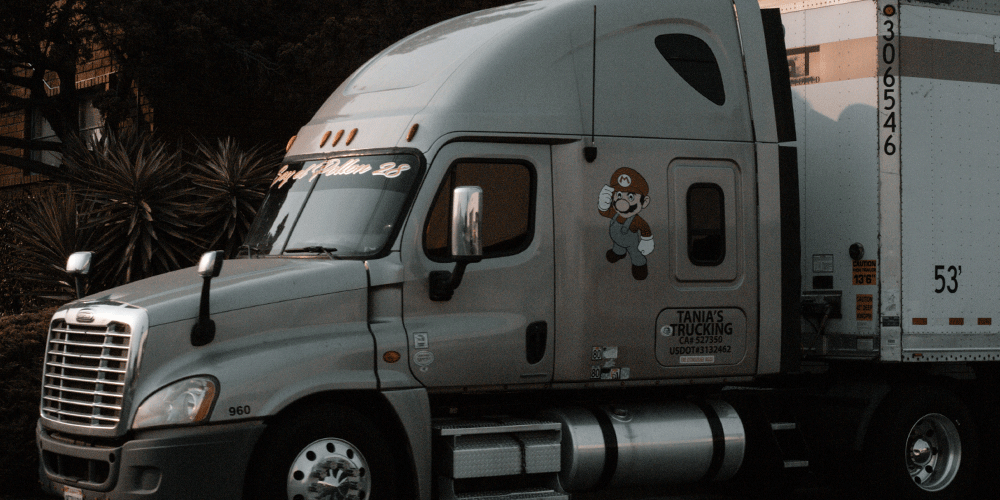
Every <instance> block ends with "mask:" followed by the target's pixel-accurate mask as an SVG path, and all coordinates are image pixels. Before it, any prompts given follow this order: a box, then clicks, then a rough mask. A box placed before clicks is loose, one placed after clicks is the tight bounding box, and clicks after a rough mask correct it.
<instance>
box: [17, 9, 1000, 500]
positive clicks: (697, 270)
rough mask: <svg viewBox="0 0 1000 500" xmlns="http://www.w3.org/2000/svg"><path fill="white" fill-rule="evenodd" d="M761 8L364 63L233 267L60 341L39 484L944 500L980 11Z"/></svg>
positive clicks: (983, 244) (983, 184)
mask: <svg viewBox="0 0 1000 500" xmlns="http://www.w3.org/2000/svg"><path fill="white" fill-rule="evenodd" d="M760 4H761V5H758V3H757V2H756V1H754V0H689V1H681V0H677V1H646V0H641V1H640V0H614V1H612V0H587V1H582V0H538V1H526V2H521V3H516V4H512V5H508V6H504V7H499V8H495V9H492V10H487V11H482V12H476V13H472V14H469V15H465V16H462V17H459V18H456V19H453V20H450V21H446V22H444V23H441V24H438V25H435V26H432V27H430V28H427V29H425V30H423V31H421V32H418V33H416V34H414V35H411V36H409V37H407V38H405V39H403V40H402V41H400V42H398V43H397V44H395V45H393V46H391V47H389V48H387V49H386V50H385V51H383V52H382V53H380V54H379V55H378V56H376V57H375V58H373V59H372V60H371V61H369V62H368V63H366V64H365V65H364V66H363V67H361V68H360V69H358V70H357V72H356V73H354V74H353V75H352V76H351V77H350V78H348V79H347V80H346V81H345V82H344V83H343V84H342V85H341V86H340V87H339V88H338V89H337V90H336V92H334V94H333V95H332V96H331V97H330V98H329V99H328V100H327V102H326V103H325V104H324V105H323V106H322V108H321V109H320V110H319V111H318V112H317V113H316V115H315V117H314V118H313V119H312V120H311V121H310V122H309V123H308V124H306V125H305V126H304V127H302V129H301V130H300V132H299V133H298V134H297V136H296V137H293V138H292V140H290V141H289V143H288V148H287V155H286V157H285V158H284V160H283V163H282V166H281V168H280V170H279V171H278V172H277V174H276V176H275V178H274V181H273V183H272V184H271V187H270V192H269V194H268V196H267V199H266V201H265V202H264V205H263V207H262V208H261V209H260V211H259V214H258V217H257V219H256V221H255V223H254V229H253V231H252V235H251V236H250V238H249V240H248V241H247V242H246V246H245V248H244V252H243V255H242V257H241V258H239V259H234V260H228V261H226V262H224V263H223V262H222V259H221V256H220V255H218V254H215V253H209V254H206V256H205V257H204V258H203V259H202V262H201V264H200V266H199V267H198V269H197V271H196V270H195V269H186V270H181V271H177V272H172V273H168V274H164V275H161V276H157V277H153V278H150V279H146V280H143V281H139V282H136V283H131V284H128V285H125V286H122V287H119V288H115V289H111V290H107V291H104V292H100V293H97V294H94V295H91V296H88V297H83V298H81V299H79V300H76V301H73V302H71V303H69V304H67V305H65V306H63V307H62V308H60V309H59V310H58V311H57V312H56V314H55V316H54V317H53V319H52V323H51V327H50V333H49V337H48V341H47V346H46V354H45V371H44V375H43V389H42V392H43V394H42V399H41V408H40V411H41V418H40V419H39V422H38V427H37V438H38V439H37V441H38V449H39V453H40V457H41V463H42V469H41V479H42V482H43V483H44V484H45V485H46V487H47V488H48V489H49V490H50V491H51V492H53V493H55V494H58V495H62V496H63V498H65V499H67V500H70V499H82V498H86V499H91V498H94V499H97V498H102V499H103V498H109V499H141V498H149V499H153V498H162V499H179V498H206V499H239V498H245V499H258V498H260V499H263V498H268V499H274V498H288V499H290V500H303V499H319V498H324V499H326V498H329V499H358V500H364V499H374V500H382V499H388V498H420V499H425V500H426V499H430V498H441V499H455V498H469V499H475V498H490V499H509V500H514V499H526V498H538V499H566V498H569V497H570V496H572V495H573V494H575V493H578V492H587V491H597V490H604V489H616V490H622V491H624V490H627V489H629V488H633V487H639V486H648V485H659V484H668V483H672V484H676V483H695V482H703V481H729V480H732V481H737V482H743V483H744V484H750V485H757V486H756V487H761V488H763V487H764V486H765V485H772V484H773V483H775V482H777V481H776V478H778V477H781V476H783V475H784V473H785V471H789V470H796V469H802V468H808V470H809V471H811V473H813V474H816V475H817V476H818V477H821V478H827V479H832V480H833V481H835V482H837V483H848V482H850V483H852V486H857V487H859V488H862V490H861V491H867V492H879V491H880V492H889V493H891V494H893V495H901V496H908V497H910V496H912V497H926V498H951V497H955V496H959V495H962V494H963V493H966V492H968V491H969V490H970V488H972V487H973V486H974V485H976V484H977V482H979V481H980V479H981V476H980V475H979V472H980V471H981V469H982V468H981V467H980V463H981V460H980V458H981V457H983V456H984V455H985V451H986V450H985V449H984V448H985V447H983V446H981V445H980V444H979V443H980V441H981V439H982V438H984V437H986V436H988V432H987V431H988V430H989V428H991V425H990V423H991V420H990V419H991V417H992V414H991V411H990V410H989V408H990V407H991V405H992V404H993V403H994V402H995V397H994V396H993V390H992V387H994V386H993V385H992V384H991V381H992V380H994V379H995V378H996V376H995V374H996V373H997V372H996V365H995V361H996V360H997V359H1000V330H998V326H997V325H993V324H992V317H993V316H995V311H996V309H995V300H994V299H993V297H994V296H995V292H996V283H1000V265H998V264H996V262H995V260H993V259H991V258H990V257H991V255H990V253H991V252H992V250H993V249H994V248H996V247H997V245H996V244H995V243H1000V241H993V240H994V239H998V240H1000V236H998V234H1000V231H998V230H997V229H998V227H997V222H996V219H995V216H994V215H992V212H991V211H990V210H989V209H988V207H989V204H990V203H992V199H993V198H995V197H996V192H997V189H998V188H997V186H1000V178H997V177H998V174H997V173H996V171H998V169H996V168H992V167H996V166H997V164H998V158H1000V145H998V142H997V139H996V138H997V133H996V127H997V126H996V124H997V123H1000V119H998V118H1000V116H998V115H1000V111H998V109H1000V104H998V103H1000V80H998V78H997V75H998V74H1000V71H995V69H996V68H1000V49H997V47H1000V42H997V40H998V39H997V38H996V33H998V32H1000V31H998V26H1000V22H998V19H1000V8H998V7H997V6H996V4H995V3H991V2H987V1H975V0H956V1H954V2H940V1H930V0H927V1H924V0H906V1H899V2H896V1H891V0H877V1H873V0H853V1H846V0H828V1H823V2H816V1H778V0H761V1H760ZM762 6H763V7H766V8H765V9H761V7H762ZM904 35H905V36H904ZM956 54H957V55H956ZM984 68H985V69H984ZM991 68H992V69H991ZM904 122H905V123H904ZM68 267H69V270H70V271H71V272H73V273H75V274H77V275H80V274H82V273H85V272H86V268H87V267H88V265H87V261H86V256H85V255H77V256H74V257H73V258H72V259H71V262H70V264H69V266H68ZM998 325H1000V321H998ZM755 480H756V481H761V482H757V483H755V482H754V481H755ZM752 487H753V486H752Z"/></svg>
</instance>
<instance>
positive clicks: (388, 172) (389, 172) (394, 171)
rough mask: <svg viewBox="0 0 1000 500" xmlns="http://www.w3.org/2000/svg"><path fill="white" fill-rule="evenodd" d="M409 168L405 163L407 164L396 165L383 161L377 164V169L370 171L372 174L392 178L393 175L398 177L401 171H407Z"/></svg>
mask: <svg viewBox="0 0 1000 500" xmlns="http://www.w3.org/2000/svg"><path fill="white" fill-rule="evenodd" d="M409 169H410V166H409V165H407V164H405V163H404V164H402V165H399V166H396V164H395V163H393V162H389V163H383V164H381V165H379V167H378V170H376V171H374V172H372V175H383V176H385V177H386V178H387V179H392V178H394V177H399V174H402V173H403V172H405V171H407V170H409Z"/></svg>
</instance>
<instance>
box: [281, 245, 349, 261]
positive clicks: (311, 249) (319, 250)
mask: <svg viewBox="0 0 1000 500" xmlns="http://www.w3.org/2000/svg"><path fill="white" fill-rule="evenodd" d="M336 251H337V249H336V248H333V247H321V246H318V245H317V246H309V247H302V248H286V249H285V251H284V252H283V253H325V254H326V255H327V257H330V260H337V258H336V257H334V256H333V252H336Z"/></svg>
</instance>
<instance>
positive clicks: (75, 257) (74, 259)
mask: <svg viewBox="0 0 1000 500" xmlns="http://www.w3.org/2000/svg"><path fill="white" fill-rule="evenodd" d="M93 256H94V254H93V252H74V253H73V254H72V255H70V256H69V259H67V260H66V272H67V273H69V275H70V276H72V277H73V281H74V282H75V284H76V298H78V299H79V298H82V297H83V277H84V276H86V275H88V274H90V261H91V259H92V258H93Z"/></svg>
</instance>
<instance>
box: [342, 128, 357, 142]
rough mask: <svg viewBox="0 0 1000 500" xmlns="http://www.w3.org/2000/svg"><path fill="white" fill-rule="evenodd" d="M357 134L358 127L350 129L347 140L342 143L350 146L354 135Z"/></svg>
mask: <svg viewBox="0 0 1000 500" xmlns="http://www.w3.org/2000/svg"><path fill="white" fill-rule="evenodd" d="M356 135H358V129H354V130H351V133H350V134H347V142H345V143H344V145H345V146H350V145H351V142H353V141H354V136H356Z"/></svg>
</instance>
